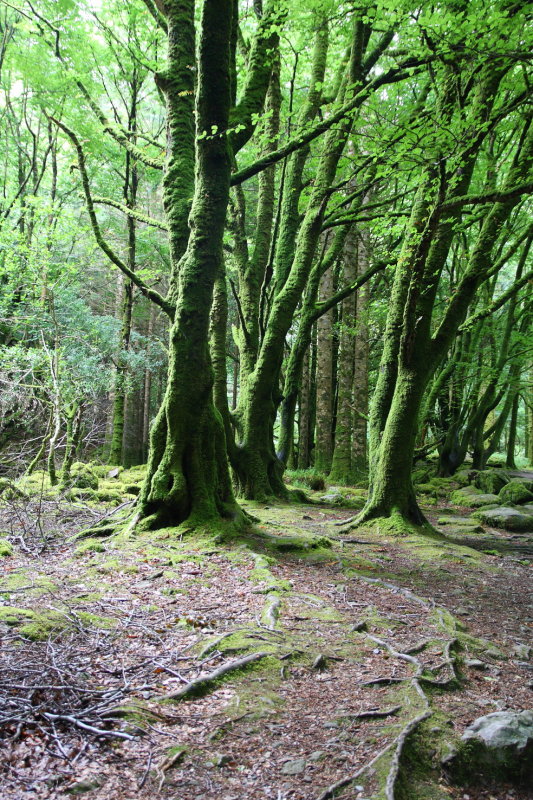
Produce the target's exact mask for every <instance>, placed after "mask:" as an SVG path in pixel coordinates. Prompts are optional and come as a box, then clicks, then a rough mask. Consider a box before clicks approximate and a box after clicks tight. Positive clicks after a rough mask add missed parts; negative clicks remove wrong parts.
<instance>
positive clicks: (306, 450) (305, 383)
mask: <svg viewBox="0 0 533 800" xmlns="http://www.w3.org/2000/svg"><path fill="white" fill-rule="evenodd" d="M310 412H311V352H310V348H309V347H308V348H307V350H306V352H305V356H304V362H303V370H302V381H301V385H300V397H299V403H298V462H297V463H298V469H308V468H309V466H310V464H311V413H310Z"/></svg>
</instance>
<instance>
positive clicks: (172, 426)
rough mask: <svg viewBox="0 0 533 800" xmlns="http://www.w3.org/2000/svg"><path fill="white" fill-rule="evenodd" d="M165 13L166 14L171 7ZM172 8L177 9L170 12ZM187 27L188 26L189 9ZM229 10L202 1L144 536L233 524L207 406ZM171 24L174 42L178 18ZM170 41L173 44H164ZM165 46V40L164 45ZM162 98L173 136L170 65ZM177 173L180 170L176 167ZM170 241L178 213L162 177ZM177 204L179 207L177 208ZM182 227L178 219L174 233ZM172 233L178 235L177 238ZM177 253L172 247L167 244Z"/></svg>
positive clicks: (221, 2)
mask: <svg viewBox="0 0 533 800" xmlns="http://www.w3.org/2000/svg"><path fill="white" fill-rule="evenodd" d="M171 5H172V3H170V4H167V6H171ZM178 5H179V4H177V3H176V9H177V6H178ZM187 5H188V8H187V10H186V18H185V19H184V20H181V21H182V22H184V23H185V24H188V25H192V23H193V7H192V4H187ZM233 5H234V4H233V3H232V2H231V0H205V2H204V4H203V7H202V19H201V33H200V41H199V55H198V61H197V64H198V84H197V91H196V132H197V136H196V172H195V187H194V198H193V204H192V209H191V214H190V235H189V239H188V244H187V249H186V252H185V254H184V256H183V258H182V259H181V261H180V263H179V265H177V266H176V272H177V285H176V293H175V296H176V312H175V317H174V321H173V324H172V327H171V330H170V343H169V366H168V376H167V387H166V391H165V395H164V398H163V402H162V405H161V408H160V410H159V413H158V415H157V418H156V420H155V422H154V425H153V430H152V433H151V437H150V456H149V460H148V472H147V477H146V480H145V483H144V485H143V488H142V492H141V495H140V505H139V511H140V515H141V517H142V518H143V520H144V525H145V526H146V527H153V526H161V525H165V524H168V525H177V524H179V523H181V522H183V521H185V520H187V521H188V522H190V523H191V524H199V525H201V524H204V523H205V522H206V521H207V520H217V519H220V518H221V517H231V518H235V517H236V516H237V515H238V514H239V510H238V507H237V505H236V503H235V501H234V498H233V492H232V488H231V483H230V479H229V471H228V465H227V460H226V442H225V436H224V429H223V425H222V420H221V418H220V414H219V413H218V412H217V411H216V410H215V407H214V404H213V400H212V388H213V369H212V366H211V359H210V354H209V347H208V335H209V315H210V309H211V302H212V298H213V288H214V285H215V280H216V278H217V275H219V274H220V272H221V270H222V268H223V264H222V239H223V234H224V226H225V219H226V208H227V204H228V198H229V187H230V172H231V164H232V155H231V151H230V147H229V142H228V138H227V134H226V130H227V128H228V122H229V113H230V105H231V74H232V71H233V70H232V66H231V37H232V12H233ZM172 24H173V25H174V24H175V25H176V28H175V30H174V34H175V35H176V37H179V34H180V30H179V25H180V18H179V15H177V16H176V17H175V18H174V19H173V20H172ZM170 38H171V37H170ZM171 41H172V39H171ZM169 62H170V63H169V74H168V75H167V76H166V92H167V98H169V100H168V107H169V114H170V120H169V123H170V128H171V129H172V128H173V125H174V124H175V120H174V119H173V114H174V113H175V112H174V110H173V107H174V102H175V101H176V102H177V101H178V97H175V96H174V92H178V93H179V92H180V91H181V85H180V83H179V82H176V83H174V82H173V81H174V77H175V76H174V75H173V73H172V57H171V58H170V59H169ZM174 166H176V167H177V165H174ZM167 184H168V191H169V192H170V194H169V195H167V200H166V202H167V204H168V203H169V202H170V204H171V205H170V207H168V209H167V214H168V221H169V226H170V229H171V234H170V235H171V240H172V237H173V226H174V220H176V219H177V213H178V209H176V208H175V207H174V206H173V205H172V179H171V178H169V175H168V173H167ZM178 200H179V202H180V203H181V197H180V198H179V199H178ZM182 222H183V220H182V219H181V218H180V219H179V224H180V225H181V224H182ZM177 236H178V231H176V237H177ZM174 245H175V246H178V239H177V238H176V241H175V243H174Z"/></svg>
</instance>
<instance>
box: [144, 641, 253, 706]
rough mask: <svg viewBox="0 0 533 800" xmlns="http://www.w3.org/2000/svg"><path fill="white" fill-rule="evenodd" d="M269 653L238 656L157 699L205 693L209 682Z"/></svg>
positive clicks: (185, 697) (187, 696)
mask: <svg viewBox="0 0 533 800" xmlns="http://www.w3.org/2000/svg"><path fill="white" fill-rule="evenodd" d="M267 655H268V653H262V652H261V653H250V654H249V655H247V656H244V657H243V658H238V659H237V660H236V661H230V662H229V663H228V664H222V666H221V667H218V668H217V669H215V670H213V672H210V673H209V674H208V675H204V676H203V677H200V678H195V679H194V680H193V681H191V682H190V683H188V684H187V686H182V687H181V689H178V690H177V691H175V692H170V693H169V694H164V695H160V696H159V697H158V698H157V699H158V700H185V699H188V698H189V697H197V696H198V695H200V694H203V693H204V691H206V690H207V688H208V687H209V684H211V683H214V681H216V680H218V678H221V677H222V676H223V675H226V674H227V673H228V672H234V671H235V670H237V669H242V668H243V667H246V666H248V664H252V663H254V662H255V661H259V660H260V659H261V658H265V656H267Z"/></svg>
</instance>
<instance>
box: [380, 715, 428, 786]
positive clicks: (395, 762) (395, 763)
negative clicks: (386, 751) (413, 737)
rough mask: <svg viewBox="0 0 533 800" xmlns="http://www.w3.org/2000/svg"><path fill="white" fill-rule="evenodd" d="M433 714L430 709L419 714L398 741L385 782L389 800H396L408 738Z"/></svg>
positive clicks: (406, 727)
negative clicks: (396, 790)
mask: <svg viewBox="0 0 533 800" xmlns="http://www.w3.org/2000/svg"><path fill="white" fill-rule="evenodd" d="M431 713H432V712H431V711H430V709H429V708H428V709H426V711H423V712H422V713H421V714H418V715H417V716H416V717H415V718H414V719H412V720H411V721H410V722H409V723H408V724H407V725H406V726H405V728H404V729H403V731H402V732H401V733H400V735H399V736H398V738H397V739H396V749H395V751H394V755H393V757H392V762H391V766H390V769H389V774H388V775H387V780H386V782H385V797H386V799H387V800H395V791H394V790H395V787H396V783H397V780H398V775H399V773H400V765H401V758H402V753H403V749H404V747H405V742H406V740H407V737H408V736H409V734H411V733H412V732H413V731H414V730H415V729H416V728H417V727H418V726H419V725H420V723H421V722H423V721H424V720H425V719H427V718H428V717H430V716H431Z"/></svg>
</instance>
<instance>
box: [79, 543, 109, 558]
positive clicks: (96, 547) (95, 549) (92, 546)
mask: <svg viewBox="0 0 533 800" xmlns="http://www.w3.org/2000/svg"><path fill="white" fill-rule="evenodd" d="M104 552H105V547H104V545H103V544H102V542H100V541H99V540H98V539H86V540H85V541H84V542H83V544H80V545H79V547H76V549H75V550H74V555H75V556H83V555H85V554H86V553H104Z"/></svg>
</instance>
